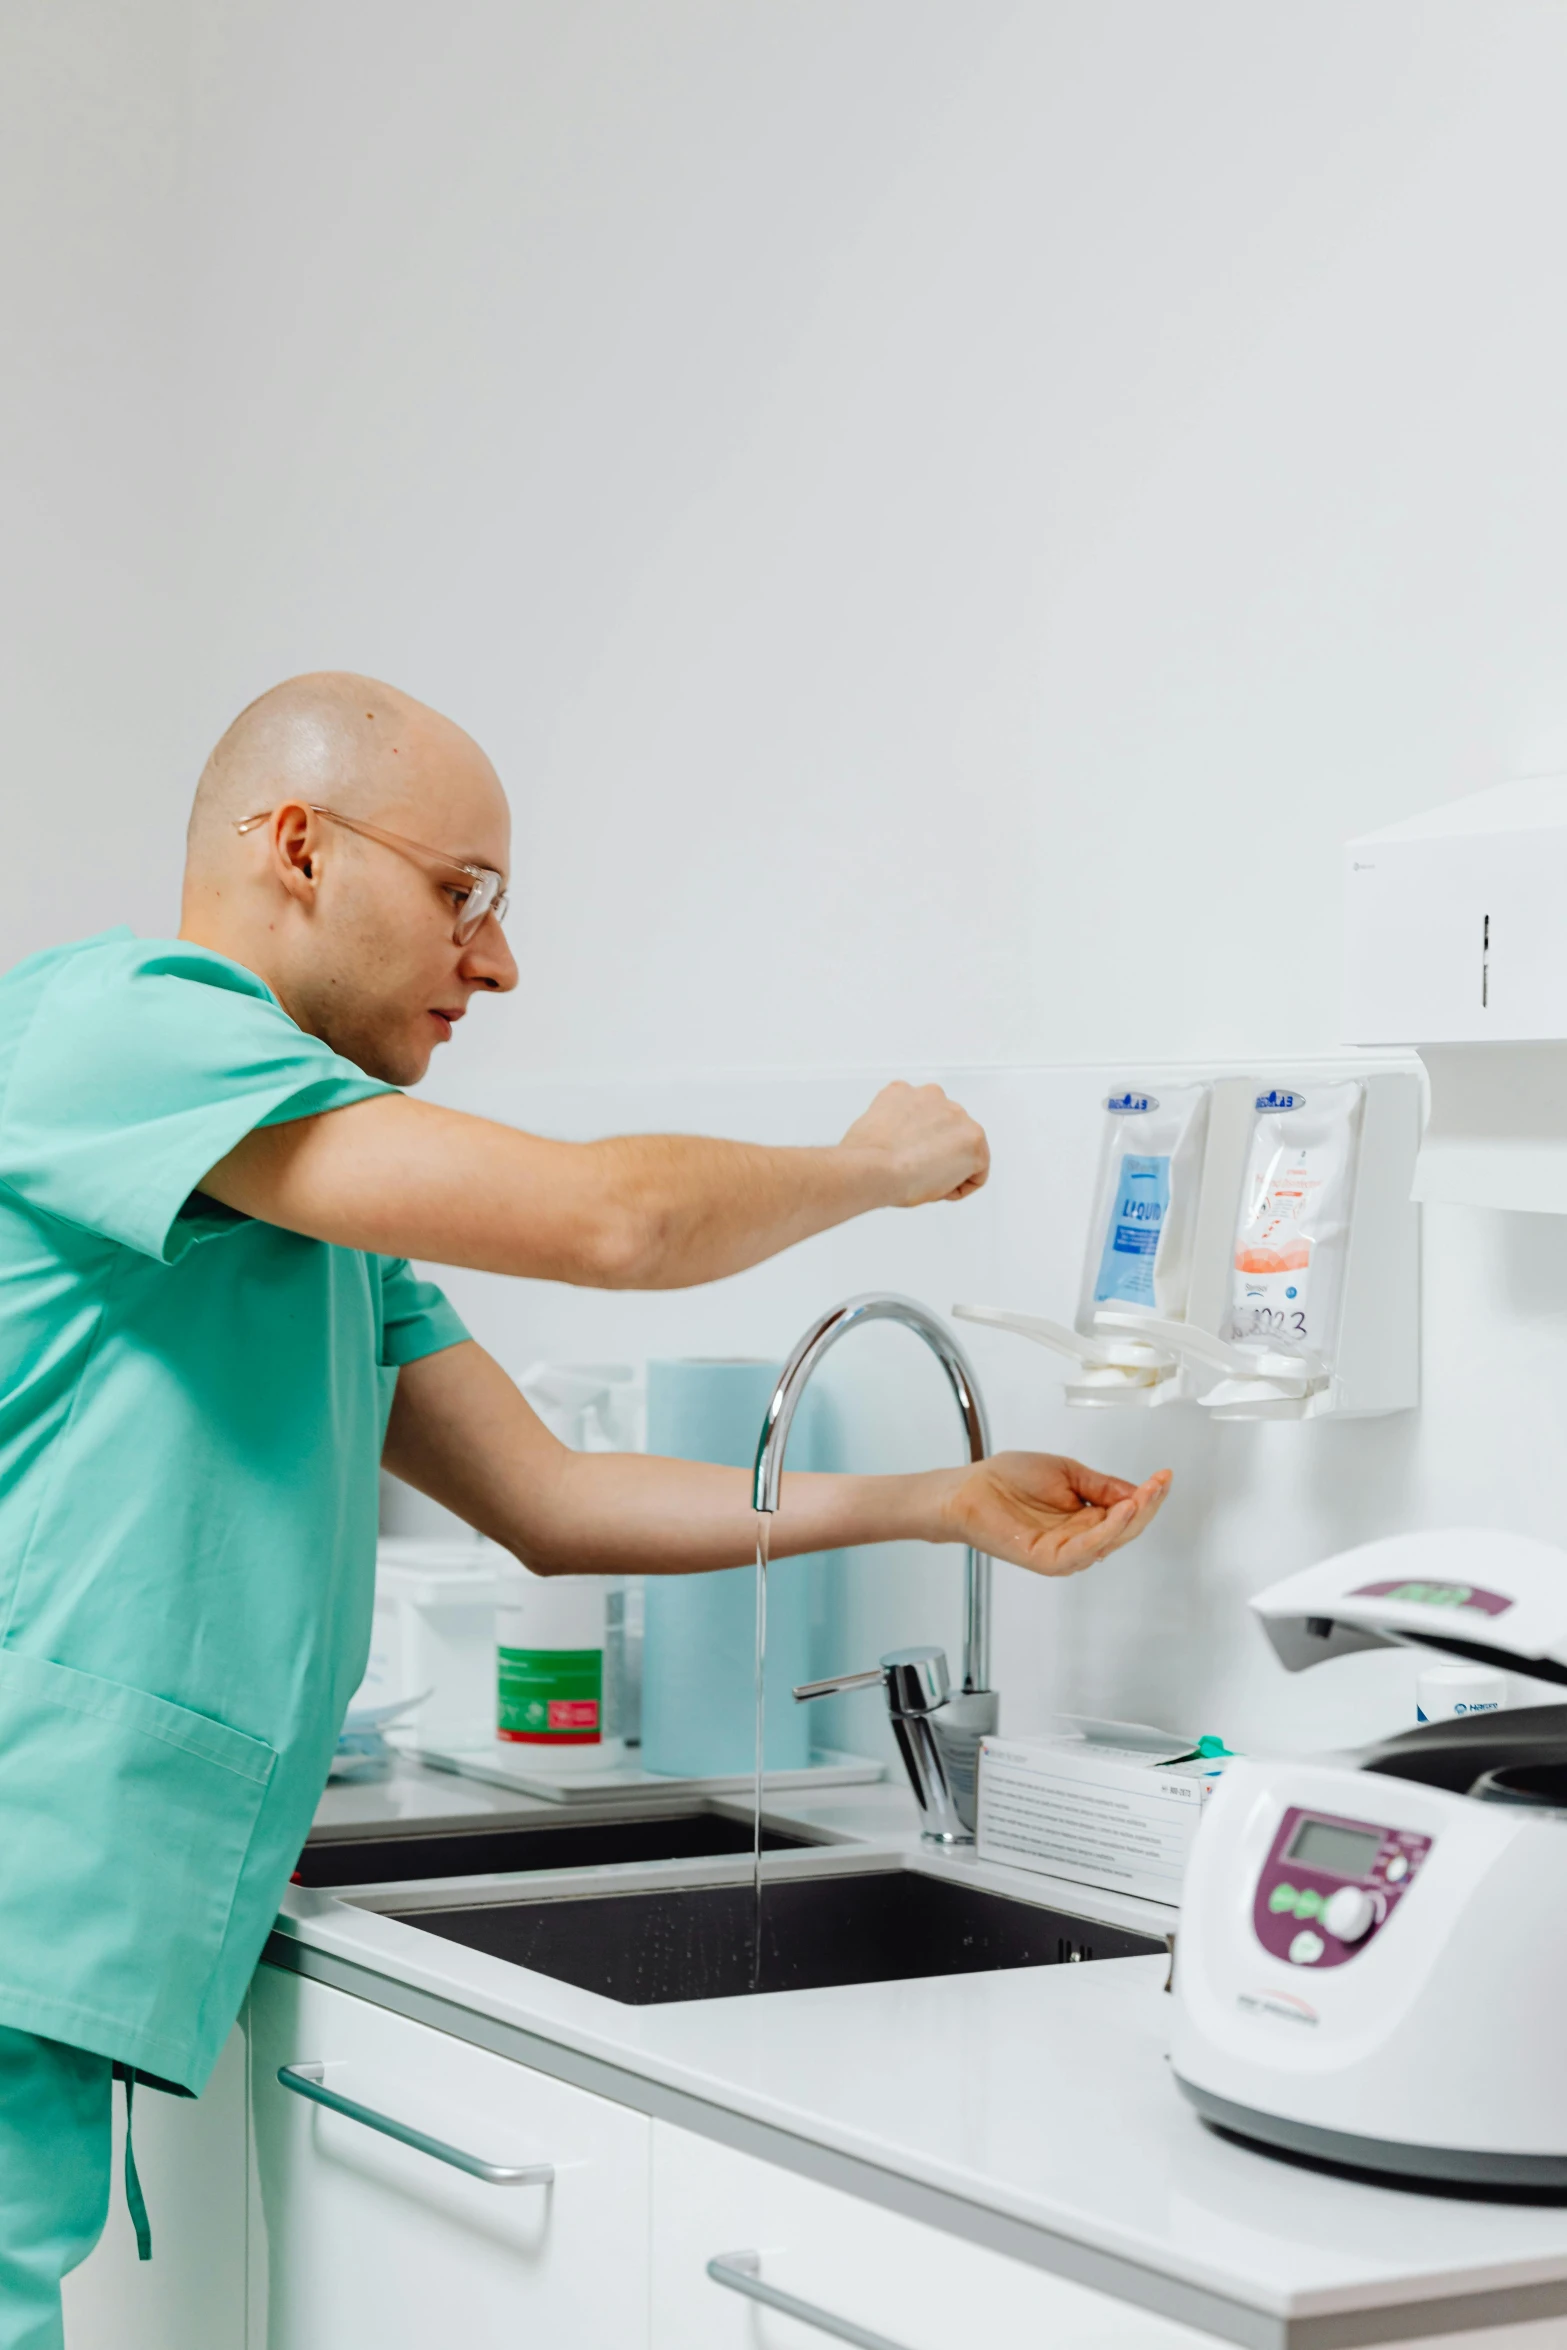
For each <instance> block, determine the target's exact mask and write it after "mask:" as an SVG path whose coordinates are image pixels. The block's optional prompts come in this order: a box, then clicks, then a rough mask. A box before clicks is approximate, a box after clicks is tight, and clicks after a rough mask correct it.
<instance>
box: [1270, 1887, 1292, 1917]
mask: <svg viewBox="0 0 1567 2350" xmlns="http://www.w3.org/2000/svg"><path fill="white" fill-rule="evenodd" d="M1294 1906H1295V1888H1294V1886H1293V1885H1275V1886H1274V1888H1273V1891H1272V1892H1271V1893H1270V1894H1269V1895H1268V1907H1269V1908H1270V1909H1271V1910H1274V1911H1278V1910H1281V1909H1293V1908H1294Z"/></svg>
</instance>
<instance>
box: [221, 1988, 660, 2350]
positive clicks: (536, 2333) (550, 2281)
mask: <svg viewBox="0 0 1567 2350" xmlns="http://www.w3.org/2000/svg"><path fill="white" fill-rule="evenodd" d="M250 2060H251V2084H250V2093H251V2113H252V2127H253V2134H254V2146H253V2167H252V2203H251V2238H250V2241H251V2271H252V2274H251V2307H250V2330H249V2350H430V2345H431V2344H434V2343H442V2342H452V2343H461V2344H462V2346H463V2350H517V2345H518V2344H520V2343H524V2342H530V2343H531V2342H541V2343H542V2342H562V2343H565V2342H569V2343H570V2344H571V2345H572V2350H645V2346H646V2343H647V2277H648V2262H649V2251H650V2247H649V2238H648V2186H649V2175H648V2174H649V2161H650V2140H651V2124H650V2123H649V2122H648V2121H647V2120H646V2119H645V2118H644V2117H643V2116H642V2115H640V2114H636V2113H632V2112H630V2111H629V2110H628V2109H627V2108H625V2107H624V2106H619V2105H612V2104H610V2103H609V2102H608V2101H607V2100H606V2099H604V2098H601V2097H594V2096H590V2095H589V2094H587V2093H586V2092H585V2091H583V2090H580V2089H573V2088H571V2087H568V2086H567V2085H566V2084H565V2083H564V2082H560V2081H555V2080H551V2079H550V2078H548V2077H547V2076H546V2075H544V2074H542V2073H535V2072H531V2071H529V2070H528V2069H527V2068H526V2067H525V2066H523V2065H519V2064H514V2063H511V2062H509V2061H508V2060H507V2059H505V2058H504V2057H499V2056H492V2055H491V2054H490V2053H489V2052H488V2051H487V2050H485V2049H481V2048H474V2047H471V2046H470V2045H469V2044H468V2043H467V2042H466V2041H462V2040H457V2039H453V2038H452V2037H450V2036H449V2035H448V2034H446V2033H443V2032H435V2031H431V2030H429V2029H428V2028H427V2027H426V2026H424V2025H423V2024H416V2023H411V2022H409V2021H408V2019H407V2018H406V2017H404V2016H397V2015H392V2014H389V2013H388V2012H387V2011H386V2010H385V2009H383V2008H378V2007H374V2006H372V2005H371V2004H370V2003H369V2002H368V2001H366V2000H362V1999H355V1998H350V1997H348V1996H347V1995H346V1994H345V1993H343V1992H341V1991H336V1990H333V1989H330V1988H329V1987H328V1986H326V1985H325V1984H321V1983H313V1982H308V1981H306V1980H304V1979H303V1978H302V1977H300V1976H298V1975H292V1974H285V1973H283V1972H281V1971H279V1970H277V1969H275V1968H271V1967H263V1968H262V1969H261V1971H260V1973H259V1974H258V1975H257V1977H256V1981H255V1985H254V1987H253V1989H252V1992H251V2001H250ZM295 2064H306V2065H320V2066H323V2067H324V2068H325V2069H324V2074H323V2085H324V2086H325V2087H327V2088H328V2089H330V2090H332V2091H333V2092H335V2093H337V2094H339V2095H341V2096H344V2097H346V2098H349V2099H351V2100H353V2101H354V2102H355V2103H357V2104H359V2105H361V2106H363V2107H365V2108H367V2109H369V2110H371V2111H373V2112H374V2113H376V2114H380V2115H385V2116H389V2117H391V2118H393V2119H394V2120H396V2121H399V2122H401V2123H404V2124H406V2125H408V2126H410V2127H412V2128H414V2129H416V2130H419V2131H421V2132H423V2133H424V2134H425V2135H426V2136H428V2137H430V2138H433V2139H437V2140H440V2141H441V2142H442V2143H443V2144H445V2145H447V2146H448V2147H454V2148H457V2149H460V2150H462V2151H464V2152H466V2153H468V2154H471V2155H475V2156H478V2157H480V2158H481V2159H482V2160H484V2161H485V2162H487V2163H491V2164H498V2165H504V2166H508V2167H510V2166H529V2165H533V2164H537V2163H540V2162H544V2163H548V2164H550V2165H551V2166H552V2167H553V2171H554V2177H553V2181H552V2183H551V2184H549V2185H547V2186H517V2185H493V2184H490V2183H488V2182H486V2181H484V2180H482V2179H478V2178H474V2177H471V2176H468V2175H467V2174H465V2173H464V2172H463V2171H462V2170H460V2169H457V2168H454V2167H452V2165H451V2164H450V2163H449V2162H444V2161H441V2160H439V2159H437V2158H436V2157H435V2156H434V2155H432V2154H429V2153H424V2152H420V2151H418V2150H416V2149H415V2148H413V2147H411V2146H408V2145H405V2144H400V2143H398V2142H397V2141H395V2140H394V2139H392V2138H389V2137H387V2136H384V2135H382V2134H381V2133H380V2132H378V2131H377V2130H375V2129H374V2128H372V2127H370V2126H367V2124H366V2123H365V2122H364V2121H360V2120H352V2119H349V2118H348V2117H346V2116H345V2115H342V2114H339V2113H336V2112H332V2111H329V2110H326V2109H324V2108H323V2107H322V2106H320V2105H319V2104H314V2103H310V2102H307V2101H306V2100H305V2099H304V2098H302V2097H300V2096H298V2095H296V2094H293V2093H291V2092H290V2091H288V2090H287V2089H285V2088H283V2087H282V2086H281V2085H280V2083H279V2081H278V2078H277V2075H278V2070H279V2067H280V2066H283V2065H295Z"/></svg>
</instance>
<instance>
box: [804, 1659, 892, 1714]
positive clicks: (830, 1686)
mask: <svg viewBox="0 0 1567 2350" xmlns="http://www.w3.org/2000/svg"><path fill="white" fill-rule="evenodd" d="M886 1678H887V1676H886V1674H885V1673H884V1672H883V1671H882V1669H881V1667H880V1665H878V1666H877V1667H876V1669H875V1671H874V1672H871V1673H834V1674H833V1676H832V1678H831V1680H830V1681H802V1682H801V1683H800V1686H799V1688H798V1689H797V1690H796V1691H795V1693H794V1701H795V1704H796V1705H805V1704H807V1703H808V1702H809V1700H810V1699H811V1698H813V1697H837V1696H838V1695H839V1694H840V1692H841V1691H843V1690H845V1689H879V1688H880V1687H881V1685H882V1683H883V1682H884V1681H885V1680H886Z"/></svg>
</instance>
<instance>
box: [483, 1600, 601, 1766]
mask: <svg viewBox="0 0 1567 2350" xmlns="http://www.w3.org/2000/svg"><path fill="white" fill-rule="evenodd" d="M609 1582H610V1578H609V1577H608V1576H606V1575H531V1574H529V1572H528V1570H527V1568H526V1567H522V1566H519V1565H517V1563H516V1561H515V1560H509V1561H508V1562H507V1570H506V1573H505V1575H504V1576H503V1577H502V1579H501V1586H500V1596H499V1601H498V1604H497V1607H496V1611H495V1656H496V1667H497V1674H496V1715H495V1735H496V1736H497V1737H498V1738H499V1739H500V1740H501V1741H502V1742H503V1743H504V1744H505V1745H507V1746H509V1747H511V1748H512V1749H513V1750H520V1751H522V1752H529V1751H532V1752H535V1753H537V1754H539V1755H541V1756H542V1757H544V1758H546V1759H547V1760H548V1763H549V1766H550V1769H551V1770H552V1771H553V1770H555V1769H557V1768H566V1769H572V1770H588V1771H592V1770H607V1769H608V1768H609V1767H610V1766H611V1765H612V1764H614V1763H618V1762H621V1761H622V1760H623V1759H624V1756H625V1741H624V1739H623V1738H622V1737H621V1736H620V1735H619V1724H618V1723H610V1722H607V1721H606V1719H605V1703H604V1701H605V1695H606V1690H605V1674H604V1647H605V1625H606V1602H607V1600H608V1596H609Z"/></svg>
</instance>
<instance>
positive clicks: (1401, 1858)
mask: <svg viewBox="0 0 1567 2350" xmlns="http://www.w3.org/2000/svg"><path fill="white" fill-rule="evenodd" d="M1382 1874H1383V1875H1384V1876H1385V1877H1386V1879H1387V1881H1388V1883H1389V1884H1390V1885H1402V1883H1403V1882H1404V1879H1405V1878H1406V1877H1407V1876H1408V1874H1409V1855H1408V1853H1407V1852H1395V1853H1394V1855H1393V1857H1392V1859H1391V1860H1390V1861H1389V1862H1388V1864H1387V1867H1386V1868H1385V1869H1384V1870H1383V1872H1382Z"/></svg>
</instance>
